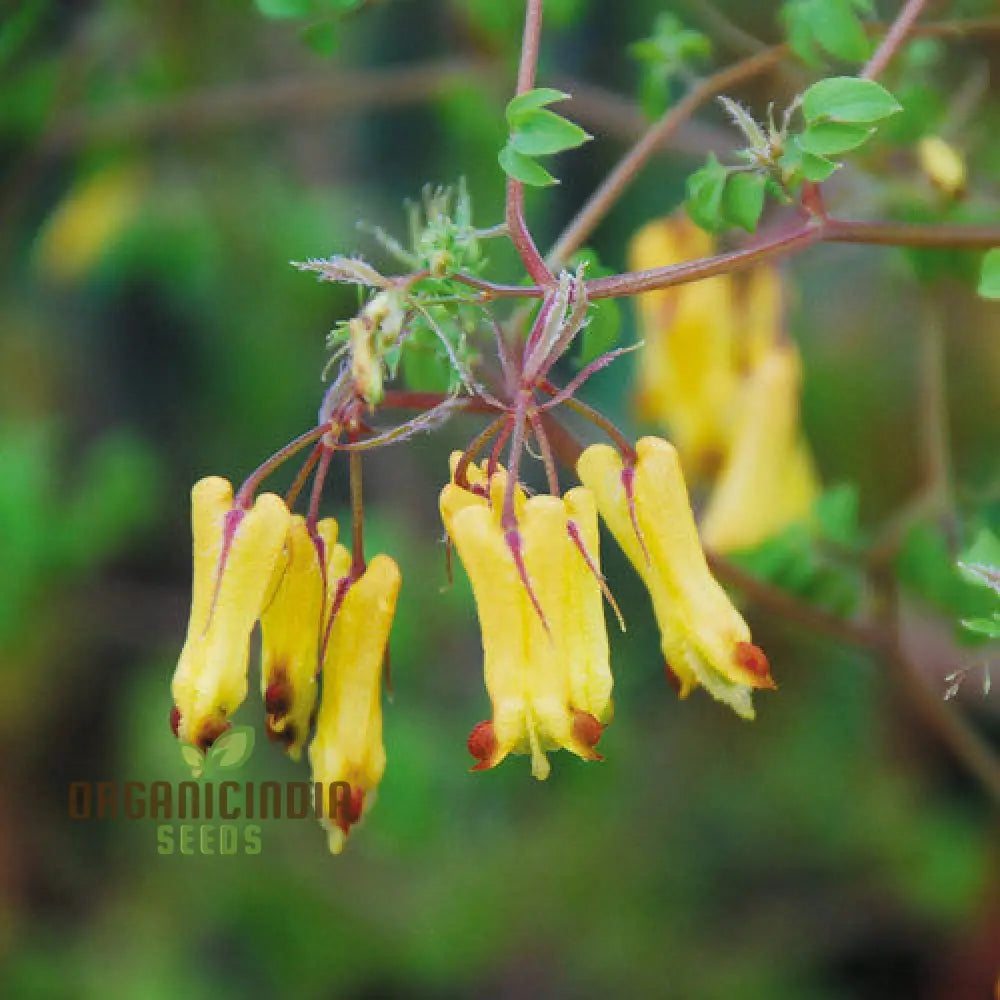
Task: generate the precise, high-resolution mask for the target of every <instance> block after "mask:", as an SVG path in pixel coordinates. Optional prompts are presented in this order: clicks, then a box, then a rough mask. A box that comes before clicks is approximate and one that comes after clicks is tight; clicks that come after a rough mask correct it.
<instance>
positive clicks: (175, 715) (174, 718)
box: [170, 705, 181, 736]
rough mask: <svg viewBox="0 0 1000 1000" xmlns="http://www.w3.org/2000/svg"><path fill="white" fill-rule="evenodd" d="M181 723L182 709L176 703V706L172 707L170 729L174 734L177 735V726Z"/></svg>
mask: <svg viewBox="0 0 1000 1000" xmlns="http://www.w3.org/2000/svg"><path fill="white" fill-rule="evenodd" d="M180 724H181V710H180V709H179V708H178V707H177V706H176V705H174V707H173V708H171V709H170V731H171V732H172V733H173V734H174V736H176V735H177V728H178V727H179V726H180Z"/></svg>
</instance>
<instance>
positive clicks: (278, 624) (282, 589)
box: [260, 515, 337, 760]
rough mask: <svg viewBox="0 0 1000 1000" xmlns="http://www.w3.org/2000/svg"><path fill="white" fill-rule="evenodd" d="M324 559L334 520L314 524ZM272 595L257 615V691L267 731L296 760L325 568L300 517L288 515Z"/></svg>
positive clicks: (311, 688)
mask: <svg viewBox="0 0 1000 1000" xmlns="http://www.w3.org/2000/svg"><path fill="white" fill-rule="evenodd" d="M316 533H317V535H318V537H319V541H320V545H321V546H322V551H323V559H324V561H325V559H326V558H328V556H329V554H330V553H332V552H333V547H334V545H335V544H336V541H337V522H336V521H334V520H333V518H326V519H325V520H323V521H320V522H319V524H318V525H317V528H316ZM276 575H277V576H278V583H277V587H276V589H275V592H274V596H273V597H272V598H271V600H270V601H268V602H267V603H266V606H265V608H264V612H263V614H262V615H261V616H260V626H261V694H262V695H263V698H264V708H265V710H266V712H267V733H268V736H270V737H271V738H272V739H275V740H277V741H278V742H280V743H283V744H284V746H285V748H286V750H287V751H288V755H289V756H290V757H291V758H292V759H293V760H298V759H299V757H300V756H301V754H302V747H303V746H304V745H305V742H306V739H307V738H308V736H309V722H310V718H311V716H312V712H313V707H314V706H315V704H316V675H317V673H318V671H319V666H320V663H319V644H320V631H321V628H322V619H323V617H324V609H323V595H324V592H325V591H324V584H323V569H322V566H321V565H320V554H319V552H318V551H317V546H316V543H315V542H314V541H313V539H312V537H311V536H310V534H309V529H308V527H307V526H306V520H305V518H304V517H300V516H298V515H296V516H295V517H293V518H292V522H291V528H290V530H289V532H288V540H287V542H286V543H285V553H284V558H283V559H282V560H281V562H280V563H279V565H278V569H277V571H276Z"/></svg>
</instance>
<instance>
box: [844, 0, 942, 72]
mask: <svg viewBox="0 0 1000 1000" xmlns="http://www.w3.org/2000/svg"><path fill="white" fill-rule="evenodd" d="M926 5H927V0H906V2H905V3H904V4H903V7H902V9H901V10H900V12H899V14H898V15H897V17H896V20H895V21H893V22H892V24H891V25H890V27H889V30H888V31H887V32H886V34H885V37H884V38H883V39H882V42H881V43H880V45H879V47H878V48H877V49H876V50H875V53H874V55H873V56H872V57H871V59H869V60H868V63H867V64H866V65H865V68H864V69H863V70H862V71H861V73H860V74H859V75H860V77H861V79H862V80H874V79H876V78H877V77H879V76H881V75H882V72H883V71H884V70H885V68H886V66H888V65H889V62H890V61H891V59H892V57H893V56H894V55H895V54H896V53H897V52H898V51H899V49H900V47H901V46H902V44H903V42H904V41H905V40H906V36H907V35H908V34H909V33H910V30H911V29H912V28H913V26H914V24H915V23H916V20H917V18H918V17H920V15H921V13H923V9H924V7H925V6H926Z"/></svg>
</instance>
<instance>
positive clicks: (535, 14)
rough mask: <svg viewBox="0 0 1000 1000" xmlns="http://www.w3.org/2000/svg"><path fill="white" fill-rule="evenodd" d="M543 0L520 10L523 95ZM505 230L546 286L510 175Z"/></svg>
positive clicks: (519, 191) (547, 277) (518, 187)
mask: <svg viewBox="0 0 1000 1000" xmlns="http://www.w3.org/2000/svg"><path fill="white" fill-rule="evenodd" d="M542 6H543V0H527V3H526V5H525V12H524V34H523V35H522V36H521V63H520V66H519V67H518V71H517V95H518V96H520V95H521V94H526V93H527V92H528V91H529V90H531V89H532V88H533V87H534V86H535V72H536V70H537V68H538V49H539V45H540V43H541V37H542ZM506 217H507V232H508V234H509V235H510V239H511V242H512V243H513V244H514V246H515V247H516V248H517V252H518V254H519V255H520V257H521V260H522V261H523V263H524V267H525V269H526V270H527V272H528V274H530V275H531V278H532V280H533V281H535V282H537V283H538V284H539V285H550V284H551V283H552V281H553V277H552V272H551V271H550V270H549V268H548V265H546V263H545V261H544V260H543V259H542V255H541V254H540V253H539V252H538V247H537V246H535V241H534V239H532V236H531V233H530V232H529V231H528V226H527V224H526V223H525V221H524V185H523V184H522V183H521V182H520V181H516V180H514V178H513V177H508V178H507V210H506Z"/></svg>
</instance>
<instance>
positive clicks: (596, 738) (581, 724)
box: [573, 710, 604, 760]
mask: <svg viewBox="0 0 1000 1000" xmlns="http://www.w3.org/2000/svg"><path fill="white" fill-rule="evenodd" d="M603 734H604V726H602V725H601V724H600V722H598V721H597V718H596V717H595V716H593V715H591V714H590V712H581V711H579V710H576V711H574V712H573V738H574V739H576V740H579V741H580V743H582V744H583V745H584V746H586V747H589V748H590V751H591V752H590V754H589V756H590V759H591V760H604V758H603V757H602V756H601V755H600V754H599V753H598V752H597V751H596V750H595V749H594V747H596V746H597V744H598V743H600V741H601V736H602V735H603Z"/></svg>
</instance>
